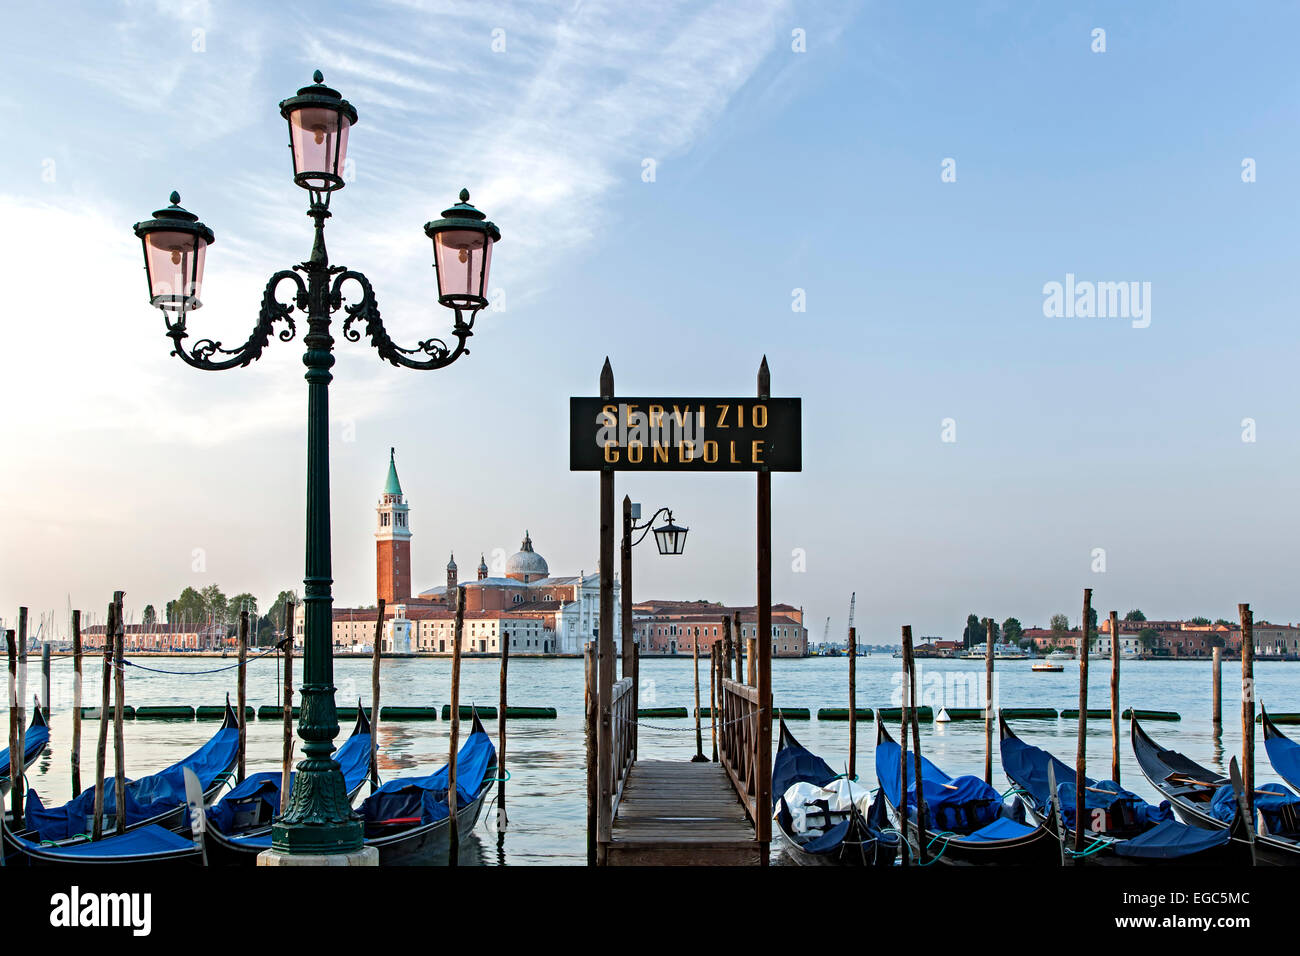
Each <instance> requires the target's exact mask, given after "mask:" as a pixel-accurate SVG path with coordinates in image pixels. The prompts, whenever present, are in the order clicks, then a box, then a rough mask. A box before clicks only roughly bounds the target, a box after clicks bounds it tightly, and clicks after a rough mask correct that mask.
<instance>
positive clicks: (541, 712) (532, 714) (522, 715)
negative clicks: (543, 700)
mask: <svg viewBox="0 0 1300 956" xmlns="http://www.w3.org/2000/svg"><path fill="white" fill-rule="evenodd" d="M558 716H559V715H558V714H557V713H556V712H555V708H554V707H507V708H506V719H507V720H555V719H556V718H557V717H558Z"/></svg>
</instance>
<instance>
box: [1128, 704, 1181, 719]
mask: <svg viewBox="0 0 1300 956" xmlns="http://www.w3.org/2000/svg"><path fill="white" fill-rule="evenodd" d="M1133 713H1134V711H1133V708H1132V707H1130V708H1129V709H1128V710H1126V711H1124V713H1122V714H1120V716H1121V717H1123V718H1124V719H1125V720H1129V719H1130V718H1132V716H1133ZM1137 719H1138V720H1182V719H1183V718H1182V715H1181V714H1179V713H1178V712H1177V711H1173V710H1139V711H1137Z"/></svg>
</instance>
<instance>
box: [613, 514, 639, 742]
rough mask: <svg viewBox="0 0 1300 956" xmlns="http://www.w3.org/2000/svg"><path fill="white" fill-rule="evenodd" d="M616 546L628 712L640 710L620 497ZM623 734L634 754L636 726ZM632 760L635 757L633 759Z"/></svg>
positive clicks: (627, 526) (628, 530)
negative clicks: (619, 532) (628, 681)
mask: <svg viewBox="0 0 1300 956" xmlns="http://www.w3.org/2000/svg"><path fill="white" fill-rule="evenodd" d="M621 537H622V540H621V541H620V544H619V575H620V581H619V592H618V595H619V629H620V631H621V632H622V634H621V636H622V645H623V648H622V650H623V676H624V677H631V678H632V713H634V714H635V713H636V712H637V709H638V708H639V707H640V688H639V686H638V683H639V682H638V678H637V672H636V671H637V659H636V639H635V638H634V637H633V634H632V499H631V498H630V497H628V496H627V495H624V496H623V534H622V536H621ZM624 732H625V733H630V734H631V737H632V752H633V754H634V755H635V753H636V740H637V725H636V723H633V724H632V725H631V726H630V727H628V728H626V730H625V731H624ZM634 759H635V757H634Z"/></svg>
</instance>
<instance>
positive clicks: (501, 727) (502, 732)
mask: <svg viewBox="0 0 1300 956" xmlns="http://www.w3.org/2000/svg"><path fill="white" fill-rule="evenodd" d="M634 650H635V648H634ZM509 667H510V633H509V632H508V631H506V632H502V634H501V686H500V688H499V689H498V693H497V844H498V846H499V845H500V842H501V840H502V838H504V837H505V832H506V825H507V824H508V822H509V821H508V819H507V817H506V705H507V700H506V671H507V669H508V668H509Z"/></svg>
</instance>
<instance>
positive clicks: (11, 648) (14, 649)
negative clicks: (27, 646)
mask: <svg viewBox="0 0 1300 956" xmlns="http://www.w3.org/2000/svg"><path fill="white" fill-rule="evenodd" d="M5 645H6V649H7V650H8V652H9V780H10V787H9V805H10V810H11V812H12V813H13V820H14V829H19V828H21V827H22V825H23V788H22V785H21V784H17V783H14V782H13V781H16V780H18V781H20V780H22V779H23V764H24V763H25V761H24V759H23V758H24V757H25V756H26V755H25V754H24V753H23V750H22V747H20V746H19V742H18V724H19V720H18V644H17V642H16V641H15V639H14V632H13V629H12V628H10V629H8V630H6V631H5Z"/></svg>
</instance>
